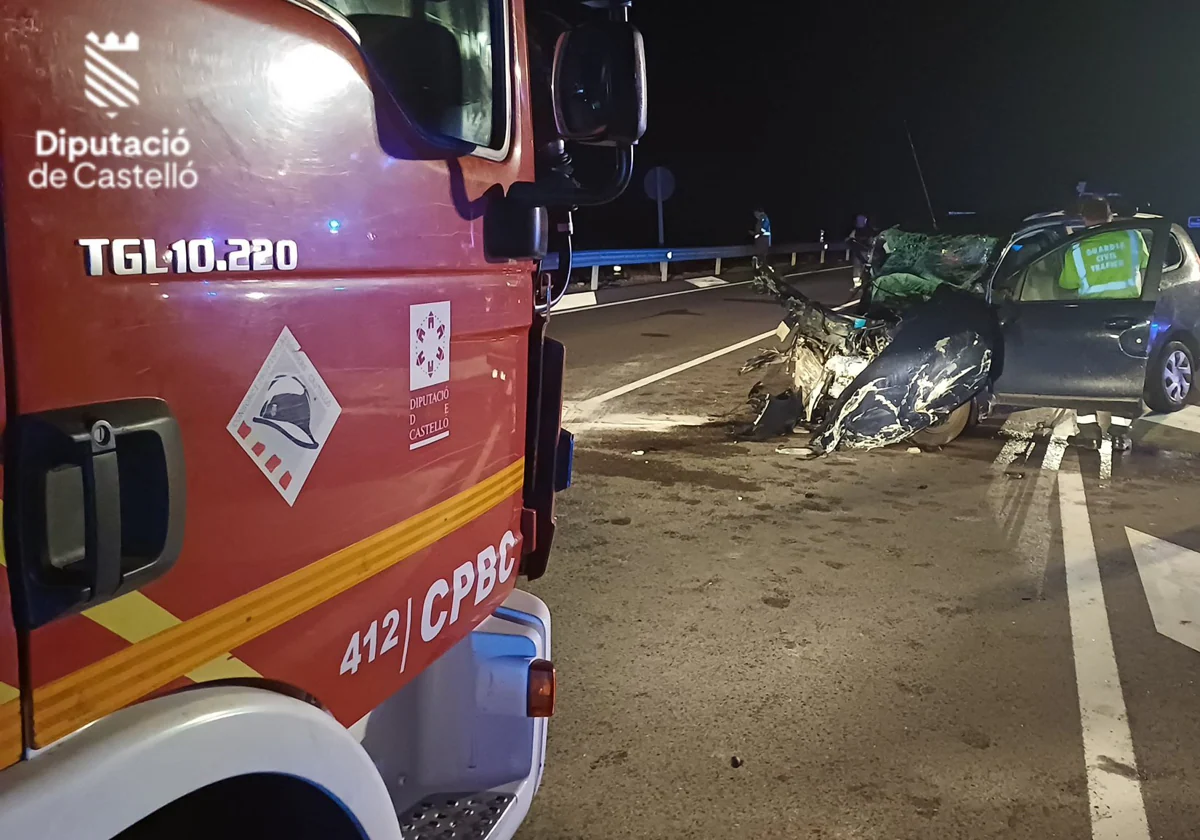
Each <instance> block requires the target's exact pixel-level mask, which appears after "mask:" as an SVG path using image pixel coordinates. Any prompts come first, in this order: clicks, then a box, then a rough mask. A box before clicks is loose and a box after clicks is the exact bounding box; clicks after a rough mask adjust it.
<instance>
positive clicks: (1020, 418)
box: [994, 408, 1075, 472]
mask: <svg viewBox="0 0 1200 840" xmlns="http://www.w3.org/2000/svg"><path fill="white" fill-rule="evenodd" d="M1074 431H1075V412H1073V411H1071V410H1070V409H1065V408H1054V409H1044V408H1031V409H1025V410H1022V411H1015V412H1013V413H1012V414H1010V415H1009V416H1008V417H1007V418H1005V420H1004V425H1003V426H1002V427H1001V429H1000V434H1001V435H1002V436H1004V437H1007V438H1008V440H1006V441H1005V442H1004V446H1003V447H1001V449H1000V453H999V454H998V455H997V456H996V460H995V462H994V463H995V465H996V466H997V467H1000V468H1004V467H1007V466H1008V465H1009V464H1011V463H1013V462H1014V461H1016V460H1017V459H1018V458H1022V457H1023V458H1024V459H1025V460H1026V461H1028V460H1029V459H1031V458H1032V457H1033V453H1034V451H1035V450H1036V448H1037V445H1038V438H1045V437H1047V436H1048V437H1049V441H1048V442H1047V443H1046V451H1045V453H1044V454H1043V455H1042V469H1043V470H1047V471H1049V472H1056V471H1057V470H1058V468H1059V467H1060V466H1061V465H1062V459H1063V455H1064V454H1065V453H1066V451H1067V439H1068V438H1070V436H1071V435H1072V434H1073V433H1074Z"/></svg>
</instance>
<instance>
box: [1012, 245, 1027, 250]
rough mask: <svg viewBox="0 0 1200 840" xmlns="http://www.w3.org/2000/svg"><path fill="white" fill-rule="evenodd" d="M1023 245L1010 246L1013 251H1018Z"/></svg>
mask: <svg viewBox="0 0 1200 840" xmlns="http://www.w3.org/2000/svg"><path fill="white" fill-rule="evenodd" d="M1024 247H1025V246H1024V245H1014V246H1012V249H1013V250H1014V251H1020V250H1021V249H1022V248H1024Z"/></svg>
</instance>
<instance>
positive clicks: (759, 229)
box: [750, 207, 771, 268]
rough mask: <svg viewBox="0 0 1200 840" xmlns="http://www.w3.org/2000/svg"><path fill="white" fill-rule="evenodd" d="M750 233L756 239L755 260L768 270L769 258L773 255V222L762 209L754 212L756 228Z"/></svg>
mask: <svg viewBox="0 0 1200 840" xmlns="http://www.w3.org/2000/svg"><path fill="white" fill-rule="evenodd" d="M750 233H751V235H752V236H753V237H754V259H755V260H756V261H757V263H758V264H759V265H761V266H762V267H763V268H766V267H767V265H769V263H768V262H767V257H768V256H769V255H770V253H771V220H770V219H769V218H768V217H767V214H766V211H764V210H763V209H762V208H761V207H760V208H759V209H757V210H755V211H754V228H753V229H752V230H751V231H750ZM757 267H758V266H755V268H757Z"/></svg>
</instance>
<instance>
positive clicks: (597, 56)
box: [551, 20, 646, 146]
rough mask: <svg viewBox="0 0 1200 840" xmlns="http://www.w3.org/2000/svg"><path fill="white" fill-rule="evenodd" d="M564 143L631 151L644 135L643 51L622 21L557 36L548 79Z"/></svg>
mask: <svg viewBox="0 0 1200 840" xmlns="http://www.w3.org/2000/svg"><path fill="white" fill-rule="evenodd" d="M551 92H552V97H553V102H554V121H555V124H556V127H557V129H558V133H559V134H560V135H561V136H562V137H563V138H564V139H566V140H574V141H576V142H580V143H588V144H591V145H601V146H632V145H634V144H635V143H637V141H638V140H640V139H641V137H642V135H643V134H644V133H645V131H646V49H645V45H644V44H643V42H642V34H641V33H640V32H639V31H638V30H637V27H635V26H633V25H632V24H630V23H628V22H626V21H617V20H606V21H595V22H591V23H586V24H583V25H581V26H578V27H576V28H574V29H571V30H569V31H567V32H564V33H563V34H562V35H560V36H559V39H558V43H557V45H556V46H555V50H554V71H553V75H552V79H551Z"/></svg>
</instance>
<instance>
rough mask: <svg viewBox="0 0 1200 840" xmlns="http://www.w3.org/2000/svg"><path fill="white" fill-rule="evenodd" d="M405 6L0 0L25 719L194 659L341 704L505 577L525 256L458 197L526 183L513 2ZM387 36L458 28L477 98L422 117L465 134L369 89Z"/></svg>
mask: <svg viewBox="0 0 1200 840" xmlns="http://www.w3.org/2000/svg"><path fill="white" fill-rule="evenodd" d="M335 5H336V4H335ZM343 5H344V4H343ZM353 5H355V6H358V5H362V4H353ZM408 5H411V6H412V10H411V11H410V10H408V9H407V5H405V4H399V6H397V4H381V8H383V7H387V8H386V9H385V10H384V12H381V13H380V14H366V15H360V16H355V15H350V16H349V18H347V17H343V16H341V15H337V14H334V13H332V12H329V11H328V10H329V8H330V7H329V6H327V5H326V4H307V3H286V2H279V0H241V2H238V3H227V2H214V1H213V0H169V2H168V1H167V0H128V2H122V3H116V4H114V3H111V2H108V3H106V2H102V0H72V3H70V4H69V6H70V14H65V13H64V9H66V5H64V4H62V3H59V4H33V5H30V4H28V3H18V2H16V0H0V9H2V10H3V11H4V12H6V14H5V15H4V19H5V20H7V21H10V23H11V22H13V21H16V22H18V23H13V24H12V26H11V27H10V31H9V32H8V34H7V38H8V40H7V43H6V49H5V50H3V51H2V54H0V80H2V81H0V85H3V93H2V95H0V148H2V149H3V150H4V154H3V166H4V179H3V185H4V193H3V218H4V225H5V242H6V254H5V258H6V275H7V276H6V281H7V282H6V285H5V294H6V299H5V300H4V301H3V304H4V310H5V313H4V314H5V326H6V328H7V329H8V330H9V335H8V341H7V343H6V345H5V347H6V349H7V348H11V349H12V351H13V357H12V358H11V359H9V360H8V366H7V371H8V373H9V377H10V381H9V382H8V387H9V395H10V396H9V406H10V409H15V414H16V416H15V417H12V418H10V421H11V423H12V424H15V425H17V426H18V427H19V428H20V429H21V430H22V431H21V434H20V435H19V436H18V438H19V439H18V440H17V442H16V443H15V444H14V446H15V447H16V452H17V454H18V455H21V456H22V458H23V459H24V460H21V461H20V471H21V475H20V476H19V477H18V478H17V479H14V478H13V476H12V475H11V474H10V475H9V476H7V479H8V485H9V486H7V487H6V493H8V492H10V491H11V490H12V489H13V488H14V487H16V488H19V489H21V491H22V493H23V494H24V495H22V497H21V502H20V510H19V511H18V512H16V514H15V519H16V521H17V523H18V525H19V526H20V532H19V533H16V534H14V533H9V534H7V535H6V547H7V548H8V549H9V564H10V566H14V565H15V566H16V568H13V569H10V572H11V573H12V575H13V579H14V580H17V581H19V582H20V583H21V590H20V591H19V592H17V593H16V598H15V603H16V604H17V605H18V607H19V609H18V610H17V618H18V626H19V628H20V631H21V632H22V633H25V634H27V635H28V643H27V644H26V645H25V646H24V650H27V651H28V663H27V664H28V667H27V668H26V669H25V672H26V673H27V674H28V680H29V682H30V688H31V693H32V698H31V703H30V704H28V708H27V709H26V711H25V714H26V716H27V717H29V724H30V727H31V731H32V733H33V746H35V747H42V746H45V745H46V744H49V743H51V742H53V741H55V740H56V739H58V738H61V737H63V736H64V735H67V734H69V733H70V732H72V731H74V730H76V729H78V728H79V727H80V726H83V725H85V724H87V723H88V722H90V721H91V720H95V719H97V718H99V717H102V716H104V715H106V714H110V713H112V712H114V711H116V710H118V709H120V708H122V707H124V706H127V705H129V704H131V703H134V702H136V701H138V700H140V699H143V698H146V697H150V696H154V695H156V694H159V693H163V692H169V691H173V690H176V689H179V688H183V687H186V686H188V685H190V684H193V683H196V682H203V681H208V680H221V679H255V678H259V677H261V678H263V679H269V680H273V681H279V682H282V683H287V684H290V685H293V686H297V687H299V688H301V689H303V690H304V691H306V692H308V693H309V694H311V695H313V696H315V697H317V698H319V699H320V700H321V702H322V703H323V704H324V705H325V706H326V707H327V708H329V709H330V710H331V711H332V712H333V714H334V715H335V716H336V717H337V718H338V719H339V720H341V721H342V722H343V723H345V724H350V723H353V722H354V721H355V720H358V719H359V718H361V717H362V716H363V715H365V714H366V713H367V712H368V711H370V710H371V709H372V708H374V707H375V706H377V705H378V704H379V703H381V702H382V701H383V700H384V699H386V698H387V697H389V696H391V695H393V694H394V693H395V692H396V691H398V690H399V689H400V688H401V687H402V686H403V685H404V684H405V683H407V682H408V681H409V680H411V679H412V678H413V677H414V676H415V675H416V674H418V673H420V671H421V670H422V669H423V668H424V667H425V666H426V665H428V664H429V663H430V662H432V661H433V660H435V659H437V658H438V657H439V656H441V655H442V654H443V653H444V652H445V651H446V650H448V649H449V648H450V647H451V646H452V645H454V644H455V643H456V642H458V641H459V640H460V639H462V638H463V637H464V636H465V635H466V634H467V633H468V632H470V630H471V629H473V627H475V626H477V625H478V624H479V623H480V622H482V621H483V620H484V619H485V618H486V617H487V616H488V615H490V614H491V613H492V612H493V611H494V610H495V609H496V608H497V607H498V606H499V604H500V603H502V602H503V600H504V598H505V597H507V595H508V594H509V592H511V590H512V588H513V586H514V584H515V582H516V581H515V579H516V573H515V571H514V567H515V564H516V561H517V558H519V556H520V550H521V549H520V543H521V539H522V537H521V527H520V522H521V498H520V495H521V485H522V480H523V455H524V449H525V439H524V428H525V422H524V413H525V404H526V384H525V373H524V372H525V370H526V367H527V360H528V331H529V329H530V324H531V320H532V312H533V302H532V294H533V287H532V282H531V270H532V263H529V264H518V263H515V262H506V261H489V260H488V259H487V258H486V257H485V254H484V249H483V242H484V237H483V207H484V205H485V204H486V202H487V200H488V199H487V196H488V195H489V194H491V193H493V192H495V191H497V190H499V191H501V192H502V191H503V190H504V189H506V188H507V187H508V186H509V185H511V184H512V183H513V182H515V181H517V180H532V177H533V172H532V168H533V162H532V159H531V158H530V157H529V156H528V155H526V156H524V157H523V156H522V155H521V154H520V149H521V148H522V135H523V134H524V135H525V136H527V132H528V130H529V116H528V103H527V101H526V100H525V96H524V94H523V93H521V92H520V91H519V90H518V89H517V87H516V84H517V83H516V82H514V77H515V76H518V75H519V74H516V73H515V72H514V70H513V68H515V67H516V66H517V65H516V64H515V58H514V55H515V53H516V51H517V49H518V47H515V46H514V44H521V43H523V40H522V39H523V37H524V34H523V31H522V30H523V26H524V24H523V19H522V18H521V17H520V14H519V10H518V11H514V12H510V11H509V10H508V4H507V3H503V2H499V0H496V1H495V2H491V0H464V2H460V3H455V4H428V5H429V6H430V8H428V9H426V8H425V4H408ZM443 5H449V6H451V7H453V10H455V11H454V14H453V15H451V17H450V18H446V19H445V20H442V19H441V18H439V17H438V15H441V14H442V6H443ZM514 5H515V6H518V7H519V5H520V4H514ZM44 6H46V7H49V6H54V7H55V8H54V9H50V8H43V7H44ZM400 6H403V7H404V10H403V11H402V12H397V11H395V9H396V8H399V7H400ZM434 7H436V8H434ZM387 9H392V10H393V11H392V12H388V11H387ZM464 10H466V11H464ZM472 10H474V11H472ZM327 12H328V13H327ZM468 12H470V13H468ZM388 14H392V15H400V14H404V15H418V16H420V15H424V17H422V18H421V19H420V20H417V21H407V22H406V20H407V19H406V20H401V21H399V23H400V24H404V25H391V24H390V23H389V20H388ZM359 18H361V19H362V20H361V23H362V25H363V26H364V27H366V26H376V25H377V28H376V29H374V30H371V31H367V30H365V29H364V31H362V32H359V33H355V32H353V31H351V30H352V28H353V26H356V25H357V24H356V23H355V21H356V20H358V19H359ZM410 24H411V25H410ZM414 32H415V33H417V34H419V35H421V38H420V39H419V40H418V41H417V42H414V43H415V44H416V46H421V45H422V44H423V45H425V47H422V48H426V47H428V48H432V47H431V46H430V45H433V46H437V45H439V44H443V43H446V42H447V39H450V41H449V43H452V44H455V45H458V47H457V48H461V52H462V55H463V56H464V58H463V61H462V62H460V66H458V72H459V73H460V74H463V78H462V79H460V81H461V82H462V83H463V84H469V86H470V88H471V91H472V93H471V97H470V101H469V102H468V103H467V104H466V105H463V104H462V102H463V100H462V99H461V89H460V90H459V94H458V96H459V97H460V98H459V99H457V100H455V102H457V103H458V104H456V105H453V107H457V108H468V107H470V108H476V109H477V110H478V113H473V114H466V115H463V114H457V112H456V113H455V114H449V113H448V112H446V113H443V112H442V111H439V112H438V113H439V114H442V116H443V117H444V119H442V118H441V117H439V119H442V124H444V126H457V127H460V128H462V129H463V130H464V131H474V132H476V134H475V135H472V137H471V138H470V139H471V140H472V142H473V144H474V146H472V145H470V144H466V145H464V144H463V143H460V144H459V145H458V146H457V147H456V148H450V147H446V146H441V147H434V146H431V145H430V143H429V142H427V141H426V140H425V139H423V138H424V135H423V134H422V133H421V132H419V131H417V130H415V129H414V128H413V125H412V123H411V121H410V120H409V116H410V114H409V113H408V112H406V111H404V110H402V109H401V108H400V106H399V105H398V103H397V100H396V98H395V97H394V96H392V95H390V94H389V92H388V90H386V89H384V86H383V84H384V82H385V81H386V77H387V73H396V72H402V71H404V70H405V68H406V66H407V65H404V62H405V61H406V60H410V59H406V56H410V53H409V52H407V51H406V50H405V49H400V48H398V47H397V46H396V41H395V40H394V39H395V38H400V39H401V41H403V40H404V38H406V37H409V36H408V35H407V34H406V33H410V34H411V33H414ZM423 33H424V34H423ZM426 35H428V37H426ZM373 44H382V45H383V46H382V48H381V51H380V53H379V54H380V55H382V56H384V57H385V58H387V59H388V60H390V61H391V62H392V65H390V66H382V67H381V68H380V67H374V66H373V65H371V64H370V63H369V58H370V56H369V54H368V52H369V48H371V46H372V45H373ZM481 44H490V45H491V47H490V48H489V49H483V48H482V47H481V46H480V45H481ZM520 49H523V47H521V48H520ZM421 54H422V53H419V52H418V53H412V54H411V56H416V57H419V55H421ZM369 68H370V69H369ZM428 70H429V67H428V66H424V65H422V67H417V68H416V69H415V70H414V71H413V72H415V73H417V74H418V75H420V74H421V73H426V74H427V72H428ZM485 71H486V72H485ZM381 80H382V81H381ZM418 81H419V80H418ZM413 89H414V90H418V92H419V91H426V93H429V92H430V91H432V93H436V94H439V95H440V93H439V92H441V93H446V92H447V91H446V89H445V88H444V86H443V87H436V88H427V87H422V86H417V87H416V88H413ZM406 90H407V89H406ZM422 95H425V94H422ZM430 95H432V94H430ZM447 95H448V93H447ZM422 102H423V103H424V104H425V105H428V104H429V103H428V102H425V100H422ZM435 104H436V103H435ZM485 106H486V107H485ZM439 107H441V106H439ZM485 112H486V113H485ZM412 113H413V114H417V115H418V116H421V115H422V114H423V112H421V111H420V110H419V109H416V110H412ZM472 148H474V151H472ZM110 435H111V439H110V437H109V436H110ZM110 456H112V457H110ZM8 469H9V472H10V473H12V472H13V469H12V465H11V464H10V465H9V466H8ZM6 501H7V502H8V503H9V504H10V505H11V504H12V500H11V499H7V497H6ZM9 513H10V514H12V513H13V510H10V511H9ZM7 518H8V519H10V520H12V519H13V518H14V517H13V516H10V517H7ZM10 524H11V522H10ZM14 551H15V552H16V553H17V554H18V555H19V556H14ZM7 626H8V620H7V616H6V615H5V614H4V613H2V612H0V701H3V699H4V696H5V695H4V692H9V693H11V689H10V688H6V686H8V685H14V684H15V683H14V682H13V678H12V676H11V674H9V673H8V671H7V670H6V668H7V664H6V663H7V660H6V658H5V657H8V656H9V654H10V649H11V639H10V638H9V637H8V636H7V635H5V632H6V631H5V630H4V628H5V627H7ZM11 708H12V707H11V706H9V705H0V715H3V714H4V711H5V710H9V709H11ZM4 720H5V719H4V718H3V717H0V747H2V745H3V744H4V743H5V742H4V740H3V733H4V732H5V731H7V730H5V729H4V726H5V723H4ZM4 757H5V756H4V755H2V754H0V759H3V758H4Z"/></svg>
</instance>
